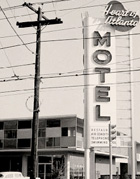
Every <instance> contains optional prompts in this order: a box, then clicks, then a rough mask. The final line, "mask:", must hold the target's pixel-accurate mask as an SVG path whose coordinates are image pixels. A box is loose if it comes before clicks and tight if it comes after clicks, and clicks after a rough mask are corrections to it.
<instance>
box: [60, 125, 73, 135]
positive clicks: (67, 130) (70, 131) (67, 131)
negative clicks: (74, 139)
mask: <svg viewBox="0 0 140 179" xmlns="http://www.w3.org/2000/svg"><path fill="white" fill-rule="evenodd" d="M62 136H75V127H63V128H62Z"/></svg>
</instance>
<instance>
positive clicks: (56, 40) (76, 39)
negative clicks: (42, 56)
mask: <svg viewBox="0 0 140 179" xmlns="http://www.w3.org/2000/svg"><path fill="white" fill-rule="evenodd" d="M131 35H132V36H133V35H140V33H133V34H131ZM125 36H128V34H123V35H114V36H110V37H125ZM83 39H93V37H91V38H90V37H89V38H83V37H75V38H66V39H51V40H42V41H41V42H44V43H45V42H46V43H48V42H65V41H67V42H68V41H79V40H83ZM34 43H36V41H33V42H27V43H24V44H25V45H31V44H34ZM24 44H16V45H11V46H7V47H3V48H0V50H2V49H8V48H14V47H19V46H23V45H24Z"/></svg>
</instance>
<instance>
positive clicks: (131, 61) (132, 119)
mask: <svg viewBox="0 0 140 179" xmlns="http://www.w3.org/2000/svg"><path fill="white" fill-rule="evenodd" d="M129 40H130V82H132V81H133V72H132V71H131V69H133V60H132V59H133V48H132V47H133V44H132V31H130V32H129ZM130 88H131V145H132V149H131V151H132V152H131V160H132V161H131V164H132V179H135V176H136V171H135V142H134V110H133V107H134V101H133V98H134V89H133V83H131V84H130Z"/></svg>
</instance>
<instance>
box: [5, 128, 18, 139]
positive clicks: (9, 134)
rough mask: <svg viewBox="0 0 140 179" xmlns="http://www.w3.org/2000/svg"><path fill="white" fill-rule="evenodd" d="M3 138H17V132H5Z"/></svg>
mask: <svg viewBox="0 0 140 179" xmlns="http://www.w3.org/2000/svg"><path fill="white" fill-rule="evenodd" d="M4 138H17V130H5V131H4Z"/></svg>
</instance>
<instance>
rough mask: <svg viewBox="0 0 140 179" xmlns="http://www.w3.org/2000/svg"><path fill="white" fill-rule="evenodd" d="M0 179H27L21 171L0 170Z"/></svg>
mask: <svg viewBox="0 0 140 179" xmlns="http://www.w3.org/2000/svg"><path fill="white" fill-rule="evenodd" d="M0 179H29V177H24V176H23V175H22V173H21V172H11V171H9V172H0Z"/></svg>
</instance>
